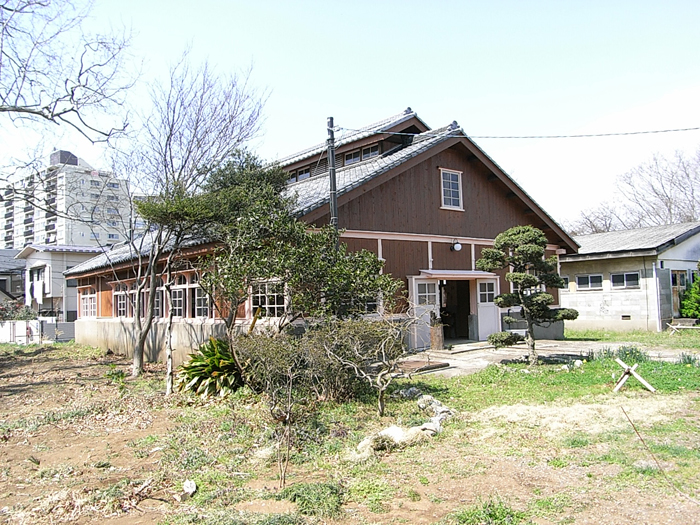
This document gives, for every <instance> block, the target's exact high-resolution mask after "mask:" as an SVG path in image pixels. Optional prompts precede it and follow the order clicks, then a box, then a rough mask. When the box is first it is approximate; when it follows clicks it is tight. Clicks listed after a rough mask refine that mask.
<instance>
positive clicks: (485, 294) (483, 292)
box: [477, 282, 496, 304]
mask: <svg viewBox="0 0 700 525" xmlns="http://www.w3.org/2000/svg"><path fill="white" fill-rule="evenodd" d="M482 288H483V289H482ZM477 293H478V294H479V304H493V303H494V302H495V300H496V283H494V282H486V283H479V291H478V292H477Z"/></svg>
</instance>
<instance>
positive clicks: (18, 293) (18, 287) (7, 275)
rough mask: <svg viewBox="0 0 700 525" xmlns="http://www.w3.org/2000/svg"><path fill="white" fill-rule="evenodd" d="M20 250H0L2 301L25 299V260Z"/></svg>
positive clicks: (0, 300)
mask: <svg viewBox="0 0 700 525" xmlns="http://www.w3.org/2000/svg"><path fill="white" fill-rule="evenodd" d="M18 253H19V250H9V249H8V250H0V302H3V301H15V300H23V299H24V261H18V260H17V259H15V256H16V255H17V254H18Z"/></svg>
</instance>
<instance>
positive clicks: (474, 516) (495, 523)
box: [452, 498, 532, 525]
mask: <svg viewBox="0 0 700 525" xmlns="http://www.w3.org/2000/svg"><path fill="white" fill-rule="evenodd" d="M452 520H453V523H456V524H457V525H519V524H531V523H532V522H531V521H529V520H528V516H527V514H526V513H525V512H521V511H518V510H515V509H513V508H511V507H510V506H508V505H507V504H506V503H504V502H503V501H502V500H501V499H498V498H496V499H490V500H488V501H485V502H483V503H481V504H479V505H475V506H473V507H469V508H467V509H464V510H461V511H458V512H456V513H455V514H453V515H452Z"/></svg>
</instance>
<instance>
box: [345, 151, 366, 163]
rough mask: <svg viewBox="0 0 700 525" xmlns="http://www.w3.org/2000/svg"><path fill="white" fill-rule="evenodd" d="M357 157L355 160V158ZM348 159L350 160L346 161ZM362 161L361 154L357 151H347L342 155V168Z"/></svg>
mask: <svg viewBox="0 0 700 525" xmlns="http://www.w3.org/2000/svg"><path fill="white" fill-rule="evenodd" d="M355 155H357V158H356V157H355ZM348 157H350V160H349V161H348ZM361 160H362V152H361V151H360V150H359V149H355V150H352V151H348V152H347V153H345V154H343V166H351V165H352V164H357V163H358V162H360V161H361Z"/></svg>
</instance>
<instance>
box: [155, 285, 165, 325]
mask: <svg viewBox="0 0 700 525" xmlns="http://www.w3.org/2000/svg"><path fill="white" fill-rule="evenodd" d="M163 310H164V309H163V289H162V288H157V289H156V295H155V298H154V300H153V317H156V318H158V317H163Z"/></svg>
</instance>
